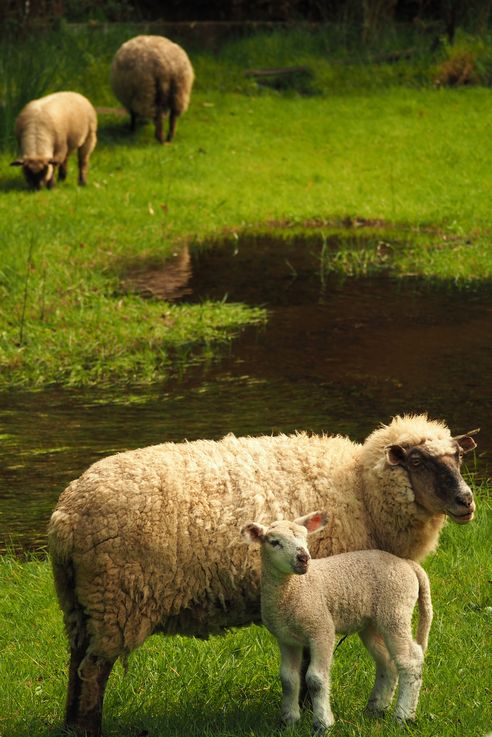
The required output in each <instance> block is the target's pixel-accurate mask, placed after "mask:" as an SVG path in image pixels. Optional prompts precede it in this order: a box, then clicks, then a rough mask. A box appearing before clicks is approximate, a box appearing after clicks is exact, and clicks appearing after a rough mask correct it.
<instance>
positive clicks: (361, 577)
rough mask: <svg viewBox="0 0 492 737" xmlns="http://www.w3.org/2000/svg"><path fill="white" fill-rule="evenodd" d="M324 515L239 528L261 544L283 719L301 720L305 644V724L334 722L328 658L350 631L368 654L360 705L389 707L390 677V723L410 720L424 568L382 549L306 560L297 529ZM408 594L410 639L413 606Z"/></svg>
mask: <svg viewBox="0 0 492 737" xmlns="http://www.w3.org/2000/svg"><path fill="white" fill-rule="evenodd" d="M326 524H327V515H326V514H325V513H323V512H313V513H311V514H308V515H306V516H305V517H300V518H298V519H296V520H295V521H294V522H286V521H279V522H274V523H273V524H272V525H270V526H269V527H266V526H265V525H261V524H259V523H257V522H253V523H249V524H247V525H245V526H244V527H243V528H242V531H241V532H242V535H243V536H244V537H245V538H246V540H248V542H256V543H260V544H261V615H262V619H263V622H264V624H265V625H266V626H267V627H268V629H269V630H270V632H272V634H273V635H275V637H276V638H277V641H278V644H279V647H280V655H281V667H280V679H281V682H282V693H283V698H282V721H283V722H284V724H286V725H290V724H293V723H295V722H297V721H298V720H299V719H300V711H299V689H300V680H301V661H302V654H303V648H305V647H308V648H309V651H310V658H311V660H310V664H309V668H308V671H307V674H306V683H307V687H308V689H309V694H310V696H311V700H312V705H313V716H314V724H313V726H314V730H315V731H316V732H318V733H322V732H324V731H325V730H326V729H328V728H329V727H331V726H332V725H333V724H334V721H335V720H334V717H333V713H332V711H331V707H330V701H329V695H330V663H331V660H332V656H333V650H334V645H335V634H336V633H337V632H338V633H343V634H350V633H352V632H358V633H359V636H360V638H361V640H362V642H363V643H364V645H365V646H366V648H367V649H368V651H369V652H370V654H371V655H372V657H373V658H374V660H375V662H376V682H375V685H374V688H373V690H372V693H371V696H370V698H369V703H368V706H367V710H368V712H369V713H372V714H379V713H382V712H385V711H386V710H387V709H388V707H389V706H390V704H391V701H392V697H393V693H394V690H395V687H396V683H397V680H398V677H399V693H398V700H397V704H396V707H395V712H394V717H395V719H396V720H397V721H398V722H405V721H406V720H409V719H414V718H415V713H416V709H417V702H418V698H419V691H420V686H421V683H422V665H423V660H424V652H425V650H426V648H427V642H428V637H429V630H430V626H431V622H432V603H431V597H430V586H429V579H428V577H427V574H426V573H425V571H424V570H423V569H422V568H421V567H420V566H419V565H418V563H415V562H414V561H412V560H405V559H402V558H398V557H396V556H395V555H391V554H390V553H386V552H384V551H382V550H360V551H356V552H351V553H341V554H340V555H334V556H331V557H330V558H319V559H317V560H311V556H310V554H309V551H308V548H307V543H306V537H307V535H308V534H311V533H313V532H316V531H318V530H321V529H323V527H325V526H326ZM296 574H304V575H296ZM417 600H418V602H419V610H420V620H419V624H418V631H417V642H415V641H414V640H413V637H412V612H413V609H414V606H415V602H416V601H417ZM381 638H382V639H381ZM383 642H384V644H383ZM395 666H396V667H395Z"/></svg>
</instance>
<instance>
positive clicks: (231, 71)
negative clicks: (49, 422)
mask: <svg viewBox="0 0 492 737" xmlns="http://www.w3.org/2000/svg"><path fill="white" fill-rule="evenodd" d="M66 34H67V35H64V34H63V33H61V34H60V35H59V37H57V38H58V41H57V44H58V47H59V48H58V52H59V56H58V57H57V59H58V61H57V64H56V66H55V67H54V68H53V69H52V70H51V76H50V74H49V73H48V72H49V69H48V70H47V71H46V75H45V76H46V77H47V80H41V81H40V82H39V84H40V85H41V86H42V91H43V92H47V91H52V90H53V89H59V88H60V86H63V87H65V88H67V87H71V88H74V89H77V90H79V91H81V92H83V93H85V94H86V95H88V96H89V97H90V99H91V100H92V101H93V102H94V103H95V104H96V105H104V106H106V107H107V106H110V107H111V106H114V105H117V101H116V100H115V99H114V98H113V97H112V94H111V91H110V89H109V85H108V69H109V63H110V59H111V57H112V55H113V53H114V50H115V49H116V48H117V47H118V45H119V43H120V42H121V41H122V40H123V38H125V37H127V36H128V34H131V29H127V30H126V32H124V31H123V30H122V29H119V30H118V31H117V32H116V31H115V32H113V33H112V32H108V33H106V34H99V35H98V34H97V33H96V34H94V33H93V34H92V36H90V38H88V37H86V36H85V35H84V34H82V33H81V34H79V35H78V36H76V37H72V36H70V34H68V32H66ZM329 42H330V39H327V38H324V37H320V38H314V39H313V36H312V34H308V33H306V32H304V33H303V34H302V33H301V32H297V33H294V32H292V33H291V34H290V35H289V34H285V35H283V36H282V34H280V35H279V34H271V35H269V36H266V37H261V38H252V39H242V40H240V41H237V42H230V43H229V44H228V45H226V46H225V47H224V48H223V50H222V51H221V52H220V53H216V54H212V53H210V52H208V53H206V52H203V51H194V52H193V53H192V54H191V56H192V60H193V63H194V65H195V67H196V72H197V82H196V87H195V92H194V95H193V99H192V104H191V107H190V110H189V111H188V113H187V114H186V115H185V116H183V118H182V120H181V121H180V122H179V125H178V132H177V136H176V140H175V143H174V144H173V145H172V146H164V147H160V146H159V145H158V144H157V143H156V142H155V141H154V139H153V129H152V126H151V125H150V124H148V125H147V126H144V127H143V128H141V129H140V131H139V132H138V134H137V135H136V136H131V135H130V134H129V132H128V129H127V119H126V118H125V117H121V116H115V115H108V114H101V115H100V131H99V143H98V147H97V148H96V151H95V152H94V155H93V157H92V162H91V171H90V174H89V183H88V186H87V188H85V189H80V188H78V187H77V185H76V181H75V180H76V176H75V170H74V169H75V166H74V162H72V169H71V171H69V178H68V181H67V182H65V183H64V184H62V185H61V186H59V187H58V188H56V189H55V190H54V191H52V192H49V191H42V192H39V193H31V192H28V191H27V190H26V188H25V184H24V182H23V181H22V178H21V175H20V174H19V171H18V170H17V169H12V168H9V167H8V164H9V161H10V160H11V159H12V158H13V156H14V154H15V147H14V144H13V142H12V141H10V143H7V148H6V150H5V151H4V153H3V154H1V155H0V172H1V174H0V194H1V197H0V219H1V222H2V238H1V243H0V257H1V259H0V297H1V303H0V385H1V386H3V387H8V386H12V385H24V386H42V385H46V384H49V383H53V382H58V383H64V384H71V385H77V384H87V383H98V384H101V383H118V382H120V383H121V382H128V381H131V382H149V381H152V380H154V379H156V378H159V377H162V376H165V375H166V372H167V371H168V369H169V366H170V365H171V364H172V361H173V356H175V355H176V354H179V352H180V350H184V351H185V352H186V353H188V352H189V351H190V348H191V349H192V350H200V349H201V348H200V347H203V346H204V345H206V346H207V347H208V350H212V351H213V348H211V346H213V344H214V341H216V340H224V339H227V338H228V337H229V336H230V335H231V334H234V332H235V331H237V330H238V329H240V327H241V326H242V325H244V324H245V323H246V322H251V321H254V320H262V319H265V313H264V311H262V310H258V309H255V310H253V309H251V308H250V307H248V306H246V305H232V304H228V303H227V302H225V303H212V304H206V305H195V306H193V307H190V306H183V305H174V306H171V305H168V304H165V303H162V302H156V301H149V300H143V299H142V298H140V297H138V296H132V295H126V294H123V293H122V290H121V281H120V277H121V274H122V268H123V267H124V264H125V263H126V262H127V261H128V259H133V260H135V259H136V260H137V261H138V260H144V259H146V258H156V257H163V256H166V254H170V253H171V252H172V251H173V249H175V248H176V247H177V245H178V244H182V243H184V242H186V243H198V244H200V243H205V242H207V240H208V239H217V238H221V237H226V236H229V237H241V234H242V233H243V232H244V231H249V232H251V231H257V230H265V229H268V230H269V231H270V232H274V231H275V227H277V228H278V232H279V234H280V235H281V236H282V237H284V236H286V235H288V234H289V233H291V232H293V231H295V232H296V233H297V234H299V233H301V234H302V231H303V230H305V229H306V228H307V227H308V226H309V228H310V229H311V230H314V231H318V232H319V234H320V238H324V237H326V236H327V235H329V234H330V232H331V230H332V229H333V228H340V227H341V228H342V231H343V232H344V233H345V234H346V235H347V236H348V239H349V245H348V246H347V248H346V249H345V252H343V253H342V256H341V257H340V258H337V259H335V261H333V260H332V263H331V267H335V268H337V269H338V270H341V271H342V272H343V271H346V272H347V273H349V274H350V273H351V272H352V271H353V267H354V263H356V264H357V263H362V269H363V270H364V268H366V266H365V264H367V265H369V266H370V267H371V268H377V258H375V259H372V258H371V254H370V253H369V254H365V255H364V258H363V259H361V258H360V254H358V253H357V247H355V250H354V246H353V237H352V236H353V233H354V232H355V231H356V230H358V231H359V232H360V227H358V226H361V225H362V226H364V227H365V228H367V229H368V230H370V231H371V232H373V233H375V234H376V236H377V237H378V238H381V239H383V240H385V239H387V238H388V237H390V238H391V237H393V238H394V237H395V233H396V239H397V240H400V241H401V238H398V237H397V236H398V234H399V233H402V232H403V233H404V236H405V237H404V243H405V245H404V246H401V247H397V248H395V249H394V250H393V251H392V256H391V262H390V267H391V268H392V270H393V271H394V272H395V273H397V274H402V275H404V274H407V273H413V274H415V273H417V274H423V275H426V276H428V277H432V278H436V279H446V280H458V281H463V282H465V281H469V280H476V279H489V278H490V277H491V275H492V248H491V232H492V215H491V210H490V195H491V193H492V148H491V147H490V146H488V145H487V144H486V142H487V140H488V138H489V124H488V121H489V120H490V119H491V116H492V98H491V96H490V91H489V90H488V89H486V88H484V87H468V88H465V87H463V88H459V89H445V88H439V89H438V88H436V87H435V86H434V85H433V84H432V78H433V70H434V68H435V65H436V64H437V61H438V58H437V57H436V56H434V57H431V56H430V55H429V53H428V52H426V51H425V50H422V51H421V53H419V54H418V55H417V56H416V58H415V59H414V60H413V61H411V62H408V61H406V62H402V63H401V64H381V63H380V64H372V65H370V64H369V61H370V58H371V57H370V56H367V54H366V58H365V59H362V58H360V57H357V56H356V57H354V56H353V55H354V54H355V53H356V52H355V51H354V50H353V49H352V51H351V52H350V53H351V54H352V56H349V57H347V53H348V52H345V56H343V54H342V52H341V51H340V48H339V47H334V48H335V51H334V52H333V60H332V61H330V60H329V59H330V56H329V53H330V48H331V47H330V43H329ZM422 43H423V42H422V41H421V44H422ZM26 44H27V42H26ZM46 44H47V45H46V48H45V49H44V52H45V55H46V59H51V58H52V55H51V56H50V55H49V53H48V52H49V49H50V46H49V43H48V42H46ZM73 44H78V45H79V48H78V51H79V53H80V57H81V59H83V61H84V63H83V64H81V63H79V64H78V65H77V64H75V63H74V60H73V53H70V52H71V51H73V49H72V46H73ZM38 45H39V44H38ZM384 50H385V46H384V44H383V46H382V51H384ZM7 51H8V49H7ZM31 51H32V50H31ZM16 53H17V52H16ZM29 53H30V52H29V48H28V47H26V48H24V55H25V57H26V58H30V57H29ZM190 53H191V52H190ZM337 54H338V56H337ZM5 55H6V56H7V53H6V52H5ZM40 56H41V58H44V57H43V46H42V44H41V46H40V48H39V50H38V53H37V57H36V58H37V59H39V57H40ZM12 58H13V61H12V62H11V63H12V64H14V62H15V59H16V56H15V54H14V53H13V50H12ZM354 59H355V61H354ZM289 60H290V64H295V63H298V64H305V65H306V66H308V67H309V68H310V69H311V70H312V76H311V77H310V78H309V87H308V89H307V90H306V89H305V85H306V84H307V83H306V82H305V81H304V82H302V83H301V82H296V81H295V80H294V81H293V82H292V85H291V86H287V87H286V88H285V89H282V90H277V89H272V88H266V87H265V86H262V85H258V84H257V83H256V82H254V81H253V80H252V79H251V78H249V77H244V74H243V72H244V70H245V69H248V68H251V67H253V66H256V67H258V66H260V67H261V66H272V65H280V66H281V65H282V64H286V63H287V62H288V61H289ZM46 63H48V62H46ZM5 64H6V62H5ZM5 64H4V66H5ZM14 66H15V65H14ZM5 68H6V70H7V71H8V69H7V67H6V66H5ZM19 69H23V68H22V66H21V65H20V62H19V63H18V64H17V66H16V67H15V69H14V71H15V70H17V73H18V75H19V88H20V89H21V90H24V89H25V88H26V89H27V90H28V91H29V92H30V91H31V90H30V88H28V85H27V81H26V78H28V79H31V76H32V74H31V76H29V75H28V72H29V70H30V69H31V67H30V66H29V64H27V63H26V70H27V71H26V70H23V71H22V74H21V72H20V71H19ZM4 117H5V116H4ZM4 122H5V121H4ZM369 226H370V227H369ZM376 241H377V239H376V240H375V242H376ZM301 247H302V246H301ZM387 266H388V263H385V268H387ZM101 335H104V340H101Z"/></svg>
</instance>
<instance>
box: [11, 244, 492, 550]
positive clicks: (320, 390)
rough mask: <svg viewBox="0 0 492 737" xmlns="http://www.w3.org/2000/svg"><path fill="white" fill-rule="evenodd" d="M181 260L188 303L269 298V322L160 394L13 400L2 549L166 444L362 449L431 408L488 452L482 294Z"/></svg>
mask: <svg viewBox="0 0 492 737" xmlns="http://www.w3.org/2000/svg"><path fill="white" fill-rule="evenodd" d="M176 263H177V264H178V271H179V273H183V272H184V271H185V272H186V274H187V276H186V280H185V281H184V282H182V283H181V284H180V285H179V290H182V289H184V288H186V290H189V291H188V294H187V296H186V297H183V293H182V292H181V295H180V298H182V299H183V298H185V299H187V300H190V301H192V300H201V299H205V298H211V299H223V298H224V297H225V296H227V298H228V299H229V300H230V301H243V302H248V303H250V304H266V305H267V306H268V308H269V321H268V324H267V325H266V326H264V327H262V328H251V329H247V330H245V331H244V333H243V334H242V335H241V336H240V337H239V338H238V339H237V340H235V341H234V343H233V344H232V345H231V346H230V347H229V348H228V349H225V350H224V351H223V353H222V354H221V355H220V356H219V357H218V359H217V360H216V361H213V362H209V363H199V364H195V365H194V366H192V367H191V368H190V369H189V370H188V371H187V372H186V373H185V374H184V377H181V378H179V377H175V378H173V379H171V380H170V381H169V382H167V383H166V384H163V385H154V386H152V387H151V388H146V389H138V388H137V389H135V388H133V389H132V388H128V389H126V390H118V391H114V390H113V391H94V390H90V391H77V392H74V391H68V390H59V389H51V390H49V391H43V392H38V393H35V394H33V393H27V392H24V393H22V392H9V393H5V394H3V396H1V397H0V440H1V446H0V464H1V468H2V470H3V473H2V477H1V480H0V546H1V547H2V548H4V547H5V545H6V544H8V543H9V542H10V543H11V544H12V545H13V546H14V547H15V548H16V549H20V548H36V547H39V546H40V545H42V544H43V543H44V541H45V526H46V522H47V519H48V517H49V514H50V511H51V509H52V508H53V505H54V503H55V501H56V499H57V497H58V495H59V493H60V491H61V490H62V489H63V488H64V487H65V485H66V484H67V483H68V482H69V481H70V480H71V479H73V478H75V477H76V476H78V475H79V474H80V473H81V472H82V471H83V470H84V469H85V468H86V467H87V466H88V465H89V464H90V463H92V462H93V461H95V460H97V459H98V458H100V457H102V456H104V455H107V454H109V453H113V452H116V451H120V450H125V449H128V448H135V447H139V446H143V445H149V444H152V443H158V442H162V441H166V440H171V441H180V440H183V439H185V438H187V439H189V440H193V439H196V438H199V437H208V438H219V437H221V436H222V435H224V434H226V433H228V432H234V433H236V434H258V433H271V432H273V433H277V432H291V431H294V430H308V431H312V432H327V433H344V434H345V433H347V434H349V435H351V436H352V437H354V438H356V439H359V440H362V439H363V438H364V437H365V436H366V435H367V433H368V432H370V431H371V430H372V429H373V428H374V427H375V426H376V425H377V424H378V423H379V422H381V421H383V422H384V421H387V420H389V419H390V417H391V416H392V415H393V414H397V413H402V412H407V411H415V412H420V411H428V412H429V414H430V415H431V416H432V417H442V418H445V419H446V421H447V422H448V423H449V425H450V427H451V429H452V430H453V431H454V432H457V433H458V432H459V433H461V432H465V431H466V430H469V429H471V428H474V427H477V426H481V427H482V432H481V434H480V436H479V437H478V442H479V446H480V451H481V452H483V451H489V450H490V448H491V447H492V434H491V432H490V430H489V428H488V427H487V424H488V417H489V416H490V412H491V405H492V388H491V386H490V382H488V377H489V376H490V375H491V373H492V345H491V343H490V339H489V335H490V328H491V323H492V294H491V291H490V288H489V287H488V286H487V287H482V288H480V289H476V290H462V289H461V290H458V289H456V288H452V287H449V286H446V287H442V286H441V287H437V286H436V285H434V286H432V287H431V286H429V285H428V284H424V283H422V282H419V281H417V280H410V279H407V280H403V281H395V280H391V279H389V278H370V279H350V280H346V281H345V282H341V281H340V280H339V279H337V278H335V277H329V278H323V279H321V278H320V271H319V263H320V253H319V247H317V246H315V245H314V244H313V245H312V246H311V245H310V246H309V247H306V248H301V249H300V248H299V246H298V245H297V246H296V245H295V244H290V245H289V244H283V245H282V244H279V243H278V242H277V243H271V244H265V243H263V242H260V243H257V242H255V241H252V242H250V243H247V244H246V245H245V246H244V247H243V246H242V245H238V244H234V245H233V246H230V247H225V248H224V249H222V250H219V249H216V250H214V249H210V250H204V251H201V252H200V253H192V254H191V260H190V258H189V255H188V258H185V259H183V258H182V259H181V261H180V260H179V258H177V260H176V261H175V266H174V268H175V273H176ZM147 266H148V265H147ZM156 268H158V269H162V265H157V266H156ZM150 271H152V269H151V270H150ZM141 273H146V272H145V270H144V271H143V272H142V271H141ZM148 273H149V272H148V270H147V274H148ZM152 278H154V277H153V276H152ZM153 283H154V285H155V284H156V282H155V281H154V282H153ZM142 284H143V282H141V283H140V287H139V288H142ZM481 468H482V470H483V471H484V472H486V470H487V469H486V464H485V462H484V461H483V460H482V465H481Z"/></svg>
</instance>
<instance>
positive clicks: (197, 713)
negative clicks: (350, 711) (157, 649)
mask: <svg viewBox="0 0 492 737" xmlns="http://www.w3.org/2000/svg"><path fill="white" fill-rule="evenodd" d="M200 706H202V705H200ZM189 707H191V711H192V714H193V716H192V717H190V713H189V712H187V714H184V713H183V712H182V711H181V709H178V710H177V711H176V712H175V713H174V714H160V715H155V716H152V717H149V718H147V719H146V718H145V717H142V716H140V718H139V717H136V718H135V720H131V721H126V722H125V721H123V722H122V721H118V725H117V723H116V720H115V721H114V724H113V725H112V724H111V722H112V720H111V718H110V721H109V723H107V724H108V727H109V726H113V728H114V729H116V728H118V729H119V730H121V734H125V735H128V737H139V735H146V736H147V737H158V735H166V737H183V724H184V723H185V721H186V722H188V728H189V732H190V734H202V733H207V734H234V735H237V736H238V737H241V735H244V736H245V737H246V735H251V734H252V733H254V734H255V735H256V737H276V736H277V735H282V734H285V731H284V730H282V729H281V727H280V724H279V721H278V714H279V713H280V704H276V703H274V704H273V705H272V707H273V711H271V710H270V708H269V709H268V711H269V713H268V714H267V713H266V708H265V706H264V704H257V703H255V704H253V703H251V704H249V705H233V706H231V708H230V709H228V710H227V711H225V712H224V711H222V710H217V711H213V712H212V711H209V710H204V711H203V710H201V708H200V709H196V708H193V705H192V704H191V703H190V704H188V708H189ZM275 707H276V708H275ZM273 712H274V713H273ZM308 719H309V716H308ZM43 737H45V735H43ZM46 737H47V736H46ZM50 737H58V735H50Z"/></svg>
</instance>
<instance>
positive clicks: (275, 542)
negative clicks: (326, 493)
mask: <svg viewBox="0 0 492 737" xmlns="http://www.w3.org/2000/svg"><path fill="white" fill-rule="evenodd" d="M268 542H269V543H270V545H271V546H272V548H281V547H282V543H281V542H280V540H269V541H268Z"/></svg>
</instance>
